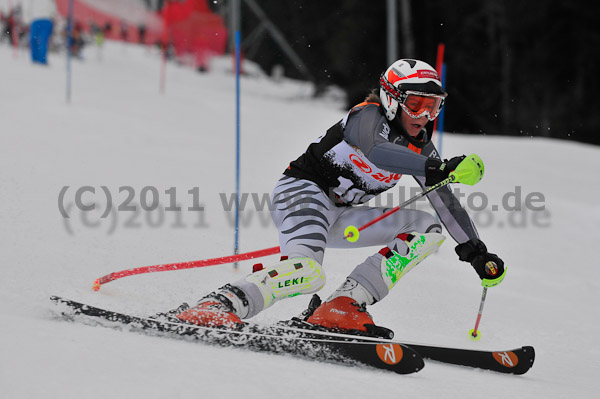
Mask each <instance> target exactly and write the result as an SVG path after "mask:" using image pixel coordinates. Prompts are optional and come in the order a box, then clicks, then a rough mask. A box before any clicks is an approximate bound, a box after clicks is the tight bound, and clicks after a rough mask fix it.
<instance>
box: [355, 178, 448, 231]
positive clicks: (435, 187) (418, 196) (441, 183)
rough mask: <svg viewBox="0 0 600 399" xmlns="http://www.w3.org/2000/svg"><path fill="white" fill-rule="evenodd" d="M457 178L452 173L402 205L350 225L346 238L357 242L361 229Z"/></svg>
mask: <svg viewBox="0 0 600 399" xmlns="http://www.w3.org/2000/svg"><path fill="white" fill-rule="evenodd" d="M456 179H457V177H456V175H454V174H451V175H450V176H449V177H448V178H446V179H444V180H442V181H441V182H439V183H438V184H436V185H433V186H431V187H429V188H428V189H427V190H423V191H421V192H420V193H419V194H417V195H415V196H414V197H412V198H409V199H407V200H406V201H404V202H403V203H401V204H400V205H398V206H396V207H395V208H392V209H390V210H389V211H387V212H385V213H384V214H383V215H381V216H378V217H376V218H375V219H373V220H371V221H370V222H367V223H365V224H363V225H362V226H360V227H359V228H356V227H355V226H348V227H347V228H346V230H345V231H344V238H345V239H346V240H348V241H350V242H355V241H356V240H358V236H359V233H360V232H361V231H363V230H364V229H366V228H367V227H369V226H372V225H374V224H375V223H377V222H379V221H381V220H382V219H385V218H386V217H388V216H390V215H392V214H394V213H396V212H398V211H399V210H400V209H401V208H404V207H405V206H407V205H410V204H412V203H413V202H415V201H416V200H418V199H419V198H422V197H424V196H426V195H427V194H429V193H432V192H434V191H435V190H437V189H440V188H442V187H444V186H446V185H448V184H450V183H453V182H454V181H455V180H456Z"/></svg>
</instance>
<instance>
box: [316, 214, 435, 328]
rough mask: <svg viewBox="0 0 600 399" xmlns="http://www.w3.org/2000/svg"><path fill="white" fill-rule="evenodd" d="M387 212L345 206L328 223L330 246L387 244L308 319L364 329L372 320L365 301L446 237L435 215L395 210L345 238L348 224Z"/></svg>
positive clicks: (382, 293)
mask: <svg viewBox="0 0 600 399" xmlns="http://www.w3.org/2000/svg"><path fill="white" fill-rule="evenodd" d="M385 211H386V210H385V209H379V208H367V207H360V208H353V209H349V210H347V211H346V212H345V213H344V214H343V215H341V216H340V218H339V219H338V220H337V222H336V223H335V224H334V226H332V228H331V230H330V237H329V239H328V244H329V245H330V246H331V247H338V248H351V247H356V245H357V244H358V245H360V246H371V245H377V244H387V245H386V246H385V247H383V248H382V249H381V250H380V251H379V252H377V253H376V254H374V255H372V256H370V257H368V258H367V259H366V260H365V261H364V262H362V263H360V264H359V265H358V266H356V268H355V269H354V270H353V271H352V273H350V275H349V276H348V278H347V279H346V281H345V282H344V283H343V284H342V286H340V287H339V288H338V289H337V290H336V291H335V292H334V293H333V294H332V295H331V296H330V297H329V298H327V301H326V302H325V303H324V304H322V305H321V306H320V307H319V308H318V309H317V310H316V311H315V312H314V313H313V314H312V316H310V317H309V318H308V321H309V322H311V323H314V324H319V325H323V326H326V327H337V328H342V329H357V330H365V327H364V324H373V323H372V319H371V318H370V316H369V317H365V313H366V310H365V307H366V305H371V304H373V303H375V302H377V301H380V300H381V299H383V298H384V297H385V296H386V295H387V294H388V293H389V290H390V289H391V288H392V287H393V286H394V285H395V284H396V282H397V281H398V280H399V279H400V277H402V276H403V275H404V274H405V273H407V272H408V271H409V270H411V269H412V268H413V267H414V266H416V265H417V264H418V263H419V262H421V261H422V260H423V259H424V258H425V257H427V256H428V255H429V254H430V253H432V252H434V251H435V250H437V248H438V247H439V245H441V243H442V242H443V240H444V236H443V235H441V234H440V231H441V227H440V225H439V224H438V223H437V221H436V220H435V218H434V217H433V216H431V215H430V214H428V213H426V212H422V211H418V210H401V211H398V212H396V213H395V214H393V215H391V216H389V217H388V218H386V219H389V220H386V219H383V220H382V221H381V222H379V223H377V224H375V225H373V226H371V227H369V228H368V229H365V230H363V232H361V234H360V238H359V240H358V241H357V242H354V243H350V242H348V241H347V240H345V239H344V238H343V237H344V234H343V231H344V229H345V228H346V227H347V226H348V225H354V226H360V225H362V224H364V223H366V222H368V221H369V220H372V219H374V218H375V217H377V216H380V215H381V214H382V213H383V212H385ZM384 221H386V223H383V222H384ZM380 223H381V224H380ZM411 233H414V234H411ZM361 313H362V314H361ZM338 315H343V316H342V317H339V316H338ZM367 315H368V313H367ZM348 316H350V317H348Z"/></svg>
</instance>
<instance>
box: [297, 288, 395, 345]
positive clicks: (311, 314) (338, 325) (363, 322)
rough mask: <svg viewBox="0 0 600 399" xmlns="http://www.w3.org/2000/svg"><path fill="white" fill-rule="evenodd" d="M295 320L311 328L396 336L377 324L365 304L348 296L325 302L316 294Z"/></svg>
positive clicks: (371, 335) (376, 335)
mask: <svg viewBox="0 0 600 399" xmlns="http://www.w3.org/2000/svg"><path fill="white" fill-rule="evenodd" d="M295 321H296V322H304V323H303V324H304V327H305V328H309V329H317V330H322V331H331V332H336V333H344V334H352V335H360V336H369V337H376V338H387V339H392V338H393V337H394V332H393V331H392V330H390V329H389V328H386V327H381V326H377V325H375V322H374V321H373V318H372V317H371V315H370V314H369V312H367V309H366V305H365V304H359V303H358V302H356V301H355V300H354V299H353V298H350V297H347V296H338V297H335V298H332V299H330V300H329V301H327V302H325V303H323V302H322V301H321V298H320V297H319V296H318V295H316V294H315V295H313V297H312V299H311V301H310V304H309V305H308V308H307V309H306V310H305V311H304V312H302V314H301V315H300V317H299V318H296V319H295Z"/></svg>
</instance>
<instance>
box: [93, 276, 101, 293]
mask: <svg viewBox="0 0 600 399" xmlns="http://www.w3.org/2000/svg"><path fill="white" fill-rule="evenodd" d="M100 287H101V284H100V280H99V279H96V281H94V284H93V285H92V290H94V291H99V290H100Z"/></svg>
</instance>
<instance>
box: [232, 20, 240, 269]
mask: <svg viewBox="0 0 600 399" xmlns="http://www.w3.org/2000/svg"><path fill="white" fill-rule="evenodd" d="M240 37H241V35H240V31H239V30H237V31H236V32H235V237H234V243H233V254H234V255H237V254H238V253H239V252H240V47H241V39H240ZM238 268H239V266H238V263H237V262H235V263H234V264H233V270H235V271H237V270H238Z"/></svg>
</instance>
